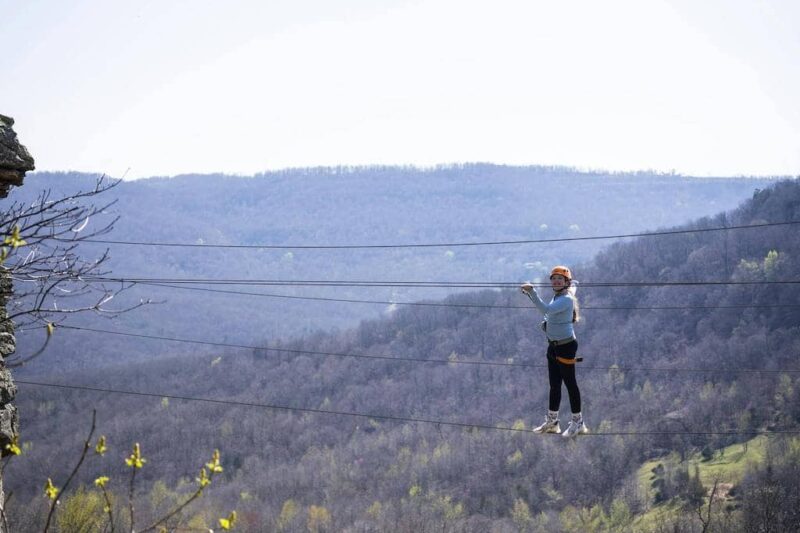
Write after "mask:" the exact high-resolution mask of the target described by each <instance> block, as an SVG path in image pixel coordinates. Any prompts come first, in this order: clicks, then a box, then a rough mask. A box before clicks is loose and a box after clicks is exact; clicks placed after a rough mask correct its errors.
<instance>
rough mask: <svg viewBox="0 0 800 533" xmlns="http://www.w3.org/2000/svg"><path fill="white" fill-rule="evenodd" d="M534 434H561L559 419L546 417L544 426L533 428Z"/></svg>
mask: <svg viewBox="0 0 800 533" xmlns="http://www.w3.org/2000/svg"><path fill="white" fill-rule="evenodd" d="M533 432H534V433H561V426H559V425H558V418H551V417H549V416H545V418H544V424H542V425H541V426H537V427H535V428H533Z"/></svg>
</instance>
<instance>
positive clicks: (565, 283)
mask: <svg viewBox="0 0 800 533" xmlns="http://www.w3.org/2000/svg"><path fill="white" fill-rule="evenodd" d="M550 284H551V285H552V287H553V292H554V293H555V294H554V295H553V298H552V300H550V303H545V302H544V301H542V299H541V298H540V297H539V295H538V294H537V293H536V289H535V288H534V286H533V285H532V284H530V283H525V284H523V285H522V286H521V287H520V290H521V291H522V292H523V293H525V294H526V295H527V296H528V297H529V298H530V299H531V301H532V302H533V304H534V305H535V306H536V307H537V308H538V309H539V311H541V312H542V313H543V314H544V321H543V322H542V326H541V327H542V329H543V330H544V331H545V333H546V334H547V371H548V374H549V379H550V406H549V410H548V411H547V415H546V416H545V420H544V423H543V424H542V425H540V426H538V427H536V428H534V430H533V431H534V433H561V427H560V426H559V423H558V409H559V406H560V405H561V384H562V383H563V384H564V385H566V386H567V393H568V394H569V404H570V407H571V408H572V420H570V423H569V426H568V427H567V429H566V430H565V431H564V432H563V433H561V435H562V436H564V437H574V436H575V435H580V434H582V433H588V432H589V430H588V429H587V428H586V426H585V425H584V423H583V416H582V415H581V392H580V390H579V389H578V382H577V380H576V379H575V354H576V353H577V351H578V341H577V340H576V339H575V330H574V328H573V324H574V323H575V322H577V321H578V300H577V299H576V298H575V291H576V289H577V284H578V282H577V281H574V280H573V279H572V273H571V272H570V270H569V268H567V267H565V266H557V267H554V268H553V270H552V272H551V273H550Z"/></svg>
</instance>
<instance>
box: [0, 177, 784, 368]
mask: <svg viewBox="0 0 800 533" xmlns="http://www.w3.org/2000/svg"><path fill="white" fill-rule="evenodd" d="M94 179H95V177H94V176H89V175H85V174H76V173H60V174H48V173H37V174H33V175H31V176H29V177H28V178H27V181H26V185H25V187H23V188H20V189H18V190H15V191H14V192H13V195H12V197H11V198H10V199H9V201H12V200H16V201H19V202H30V201H33V199H34V198H36V196H37V194H39V191H41V190H42V189H48V188H50V189H52V191H53V197H55V198H57V197H59V196H61V195H63V194H70V193H74V192H75V191H77V190H81V189H84V190H85V189H87V188H90V187H91V186H92V185H93V182H94ZM769 183H770V180H765V179H746V178H724V179H698V178H688V177H682V176H673V175H656V174H648V173H644V172H642V173H636V174H603V173H586V172H580V171H576V170H573V169H568V168H558V167H506V166H495V165H461V166H450V167H440V168H433V169H427V170H421V169H415V168H411V167H367V168H327V169H325V168H323V169H299V170H287V171H284V172H274V173H268V174H262V175H257V176H254V177H233V176H224V175H191V176H180V177H176V178H169V179H167V178H152V179H146V180H138V181H133V182H127V181H126V182H123V183H121V184H120V185H119V186H118V187H117V188H115V189H112V190H111V191H109V192H108V193H105V197H106V198H97V199H96V201H98V202H102V201H104V200H105V201H108V200H113V199H115V198H116V199H118V202H117V203H116V204H115V205H114V206H112V207H111V208H110V209H109V210H107V213H106V214H105V215H104V216H105V220H111V218H112V217H114V216H119V217H120V219H119V221H118V222H117V223H116V227H115V229H114V231H113V233H111V234H110V235H107V236H106V238H109V239H113V240H121V241H136V242H142V243H149V242H179V243H190V244H192V243H194V244H224V245H228V244H234V245H256V244H272V245H307V244H310V245H342V244H403V243H432V242H434V243H435V242H481V241H504V240H530V239H549V238H565V237H567V238H571V237H586V236H595V235H614V234H629V233H636V232H641V231H648V230H654V229H656V228H660V227H666V226H673V225H676V224H681V223H685V222H687V221H688V220H691V219H693V218H697V217H699V216H705V215H713V214H715V213H718V212H720V211H723V210H725V209H730V208H733V207H734V206H736V205H738V204H739V202H741V201H742V200H743V199H745V198H748V197H750V196H751V195H752V193H753V191H754V190H755V189H756V188H763V187H765V186H766V185H768V184H769ZM100 218H103V217H100ZM101 222H102V221H101V220H91V221H90V222H89V226H88V227H87V231H88V230H90V229H91V228H92V227H96V226H97V225H99V224H101ZM607 244H608V241H580V242H567V243H553V244H550V245H546V246H544V245H535V244H529V245H510V246H483V247H441V248H412V249H371V250H352V249H345V250H308V249H282V250H264V249H261V250H253V249H230V248H226V249H218V248H203V249H193V248H170V247H166V248H165V247H155V246H147V245H139V246H122V245H109V248H110V255H111V259H110V261H109V262H108V263H107V264H108V266H109V269H110V271H111V272H112V273H113V275H114V276H118V277H132V276H135V277H144V278H150V279H153V278H199V279H225V278H228V279H273V280H274V279H290V280H320V279H322V280H396V281H431V280H433V281H440V280H444V281H482V282H485V281H522V280H525V279H530V278H535V277H537V276H541V275H542V273H543V272H545V271H546V269H547V267H548V265H550V264H552V263H554V262H565V263H569V264H577V263H580V262H584V261H588V260H589V259H590V258H591V257H592V256H593V255H594V254H595V253H596V252H598V251H599V250H601V249H602V248H603V247H604V246H606V245H607ZM105 249H106V247H105V246H103V245H97V246H93V247H92V246H87V245H83V246H82V248H81V250H82V253H84V254H85V255H86V256H89V257H97V256H100V254H101V253H102V252H103V251H104V250H105ZM228 289H231V287H228ZM269 289H270V290H267V289H262V290H260V291H259V290H257V291H253V290H252V289H251V290H249V292H263V293H268V294H272V295H289V296H301V297H317V298H319V297H322V298H325V297H331V298H347V299H361V300H377V301H378V302H381V301H400V302H403V301H414V300H418V299H422V298H441V297H444V296H446V295H448V294H450V292H451V291H448V290H446V289H431V288H428V289H420V288H407V287H387V288H381V287H373V288H366V289H365V288H358V287H350V288H348V287H336V288H326V287H304V286H296V287H271V288H269ZM233 290H239V291H242V290H245V289H243V288H241V287H239V288H236V287H233ZM125 296H126V297H127V298H120V299H119V300H115V305H114V307H115V308H122V307H124V306H125V305H128V304H131V303H133V302H136V301H138V300H139V299H152V300H155V301H159V302H161V303H159V304H158V305H153V306H149V307H147V308H145V309H140V310H138V311H136V312H134V313H130V314H127V315H124V316H121V317H120V318H119V319H118V320H117V321H116V322H115V323H114V325H115V326H116V327H119V328H124V329H128V330H136V331H146V332H148V333H151V334H156V335H172V336H181V335H183V336H187V335H193V334H196V333H197V332H209V333H210V332H212V331H213V332H214V337H215V338H210V339H209V340H214V341H222V342H237V343H248V342H253V341H256V340H260V339H263V338H270V339H278V338H286V337H289V336H295V335H298V334H309V333H311V332H315V331H327V330H330V329H331V328H347V327H352V326H355V325H357V323H358V321H359V320H361V319H364V318H374V317H378V316H381V314H384V313H386V312H387V311H388V310H390V309H391V307H390V306H389V305H387V304H380V303H378V304H349V305H346V306H342V305H340V304H339V303H335V302H334V303H325V302H321V301H306V300H295V299H287V298H276V297H256V296H246V297H242V296H236V295H233V296H232V295H229V294H224V293H223V294H221V293H213V292H207V291H197V290H191V289H186V288H184V289H180V288H178V289H176V288H169V287H164V286H152V285H147V286H145V285H141V286H138V287H134V288H133V289H132V290H131V291H129V292H128V293H126V294H125ZM70 323H71V324H73V325H83V326H87V325H91V326H93V327H108V326H109V324H108V323H107V322H104V321H103V320H101V319H98V317H89V318H81V317H74V318H71V319H70ZM62 338H65V339H68V342H63V343H58V344H56V343H53V345H52V346H51V347H50V351H49V353H48V357H49V360H50V361H53V360H57V361H59V364H61V365H65V366H68V367H81V366H86V365H89V366H96V365H98V364H104V363H106V362H115V361H118V360H119V358H120V357H123V358H126V359H133V358H138V357H149V356H150V355H151V353H152V352H151V350H150V347H149V346H147V347H143V345H142V344H141V343H139V342H136V341H131V340H130V339H124V338H115V339H111V338H108V337H98V338H95V339H93V340H92V342H91V346H92V348H93V349H92V350H91V351H87V350H84V349H83V347H84V346H85V345H84V344H83V343H82V342H80V343H79V342H77V341H78V339H76V338H75V337H74V336H70V334H69V333H68V332H66V331H62ZM18 341H19V343H20V351H21V352H23V353H25V352H33V351H35V350H36V349H38V346H39V344H40V343H41V332H34V333H29V334H21V335H20V336H19V339H18ZM174 349H175V350H178V351H181V350H182V349H181V348H180V347H179V346H175V347H174ZM183 352H184V353H189V352H188V351H186V350H183ZM40 361H42V364H47V363H46V362H45V359H40ZM38 363H39V361H34V362H32V363H31V364H32V365H33V366H34V367H35V366H36V364H38Z"/></svg>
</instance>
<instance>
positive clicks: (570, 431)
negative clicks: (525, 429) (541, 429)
mask: <svg viewBox="0 0 800 533" xmlns="http://www.w3.org/2000/svg"><path fill="white" fill-rule="evenodd" d="M534 431H536V430H534ZM586 433H589V428H587V427H586V424H584V423H583V420H581V421H580V422H576V421H574V420H570V422H569V426H568V427H567V429H566V430H565V431H564V432H563V433H562V434H561V436H562V437H574V436H575V435H585V434H586Z"/></svg>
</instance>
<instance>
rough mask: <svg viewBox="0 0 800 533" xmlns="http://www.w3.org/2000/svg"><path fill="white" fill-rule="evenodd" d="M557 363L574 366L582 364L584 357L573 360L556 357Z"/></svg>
mask: <svg viewBox="0 0 800 533" xmlns="http://www.w3.org/2000/svg"><path fill="white" fill-rule="evenodd" d="M556 361H558V362H559V363H563V364H565V365H574V364H575V363H580V362H581V361H583V357H575V358H573V359H567V358H565V357H558V356H556Z"/></svg>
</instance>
